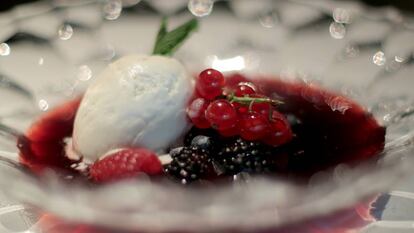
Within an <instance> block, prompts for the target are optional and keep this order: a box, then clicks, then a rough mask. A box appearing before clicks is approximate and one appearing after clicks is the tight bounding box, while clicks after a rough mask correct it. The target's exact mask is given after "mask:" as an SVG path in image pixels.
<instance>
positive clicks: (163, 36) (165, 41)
mask: <svg viewBox="0 0 414 233" xmlns="http://www.w3.org/2000/svg"><path fill="white" fill-rule="evenodd" d="M197 28H198V21H197V20H196V19H191V20H190V21H188V22H186V23H184V24H183V25H181V26H179V27H177V28H176V29H174V30H172V31H170V32H166V20H165V21H163V22H162V23H161V27H160V30H159V32H158V35H157V39H156V43H155V46H154V50H153V54H159V55H172V54H173V53H174V51H175V50H177V49H178V47H180V45H181V44H182V43H183V42H184V40H185V39H186V38H187V37H188V36H189V34H190V33H191V32H193V31H194V30H196V29H197Z"/></svg>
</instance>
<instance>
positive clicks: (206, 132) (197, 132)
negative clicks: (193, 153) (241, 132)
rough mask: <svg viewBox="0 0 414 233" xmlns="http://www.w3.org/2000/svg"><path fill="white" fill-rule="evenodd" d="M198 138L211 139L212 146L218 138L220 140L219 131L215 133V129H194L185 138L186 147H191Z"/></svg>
mask: <svg viewBox="0 0 414 233" xmlns="http://www.w3.org/2000/svg"><path fill="white" fill-rule="evenodd" d="M197 136H207V137H209V138H210V139H211V140H210V142H211V143H212V144H214V141H216V140H217V138H219V135H218V133H217V131H215V130H214V129H211V128H209V129H199V128H196V127H193V128H191V129H190V131H189V132H188V133H187V134H186V135H185V137H184V145H185V146H191V144H192V142H193V139H194V138H195V137H197Z"/></svg>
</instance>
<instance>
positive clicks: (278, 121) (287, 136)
mask: <svg viewBox="0 0 414 233" xmlns="http://www.w3.org/2000/svg"><path fill="white" fill-rule="evenodd" d="M270 125H271V132H270V134H269V135H268V137H266V139H265V140H264V142H265V143H266V144H268V145H271V146H279V145H283V144H285V143H287V142H289V141H290V140H292V137H293V133H292V130H291V129H290V125H289V122H288V121H287V119H286V118H285V117H284V116H283V115H282V114H281V113H279V112H276V111H273V113H272V120H271V122H270Z"/></svg>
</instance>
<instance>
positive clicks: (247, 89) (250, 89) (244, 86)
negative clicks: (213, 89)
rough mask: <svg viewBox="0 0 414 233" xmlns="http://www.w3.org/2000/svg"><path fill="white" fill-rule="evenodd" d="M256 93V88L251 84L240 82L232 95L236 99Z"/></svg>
mask: <svg viewBox="0 0 414 233" xmlns="http://www.w3.org/2000/svg"><path fill="white" fill-rule="evenodd" d="M255 93H256V87H255V86H254V85H253V83H248V82H242V83H239V84H238V85H237V87H236V90H235V91H234V95H235V96H238V97H243V96H249V95H253V94H255Z"/></svg>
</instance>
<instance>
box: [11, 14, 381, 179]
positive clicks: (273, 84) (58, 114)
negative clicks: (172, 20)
mask: <svg viewBox="0 0 414 233" xmlns="http://www.w3.org/2000/svg"><path fill="white" fill-rule="evenodd" d="M196 28H197V21H196V20H190V21H189V22H187V23H185V24H183V25H181V26H180V27H178V28H176V29H174V30H172V31H167V27H166V20H163V22H162V25H161V28H160V30H159V33H158V36H157V38H156V43H155V47H154V50H153V55H151V56H147V55H129V56H125V57H123V58H121V59H119V60H117V61H115V62H114V63H112V64H110V65H109V66H108V67H107V68H106V69H105V70H104V71H103V72H102V73H101V74H100V75H99V76H98V77H97V78H96V80H95V82H94V83H93V84H92V85H91V86H90V87H89V88H88V89H87V91H86V92H85V93H84V95H83V96H81V97H79V98H76V99H74V100H71V101H68V102H67V103H64V104H62V105H61V106H58V107H57V108H55V109H54V110H52V111H50V112H48V113H46V114H45V115H43V116H41V117H40V119H39V120H37V121H36V122H35V123H34V124H33V125H32V126H31V127H30V129H29V130H28V131H27V133H26V135H25V136H22V137H21V138H20V139H19V141H18V147H19V149H20V151H21V162H22V163H23V164H24V165H26V166H27V167H28V168H30V170H31V171H33V172H34V173H35V174H42V172H43V171H44V170H45V169H53V170H56V171H57V173H58V174H62V175H63V176H65V175H66V174H71V175H72V176H71V177H82V178H84V179H85V180H87V181H90V182H94V183H107V182H113V181H118V180H123V179H127V178H129V179H131V178H138V179H139V177H140V176H142V175H144V174H145V175H146V176H149V177H168V179H171V180H173V181H177V182H178V183H182V184H191V183H193V182H197V181H202V180H210V181H213V180H214V181H219V180H231V177H232V176H233V175H236V174H239V173H241V172H245V173H250V174H252V175H256V174H259V175H266V176H278V177H290V178H291V177H294V178H298V179H301V180H305V181H306V178H308V177H310V176H311V175H312V174H314V173H315V172H318V171H321V170H324V169H327V168H330V167H332V166H335V165H337V164H339V163H348V164H351V165H352V164H355V163H358V162H360V161H363V160H367V159H373V158H375V157H376V156H375V155H377V154H378V153H379V152H381V151H382V150H383V146H384V137H385V128H383V127H381V126H380V125H379V124H378V123H377V122H376V121H375V119H374V118H373V117H372V116H371V115H370V114H369V113H367V112H366V111H365V110H364V109H363V108H362V107H361V106H359V105H358V104H356V103H355V102H353V101H352V100H349V99H347V98H346V97H344V96H341V95H337V94H335V93H333V92H330V91H327V90H324V89H322V88H320V87H317V86H313V85H306V84H303V83H299V82H286V81H282V80H279V79H277V78H275V77H248V76H244V75H241V74H233V75H228V76H226V77H225V76H224V75H223V74H222V73H221V72H220V71H218V70H214V69H211V68H208V69H205V70H203V71H202V72H201V73H200V74H199V75H198V76H197V77H195V78H193V77H191V76H190V75H188V73H187V71H186V69H185V68H184V66H183V65H182V64H181V63H180V62H179V61H178V60H176V59H174V58H171V57H169V55H171V54H172V53H173V51H174V50H175V49H176V48H177V47H178V46H179V45H180V44H181V43H182V42H183V40H184V39H185V38H186V37H187V36H188V35H189V34H190V33H191V32H192V31H193V30H194V29H196ZM80 165H83V166H80ZM85 165H86V166H85ZM73 175H75V176H73ZM229 178H230V179H229Z"/></svg>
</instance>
